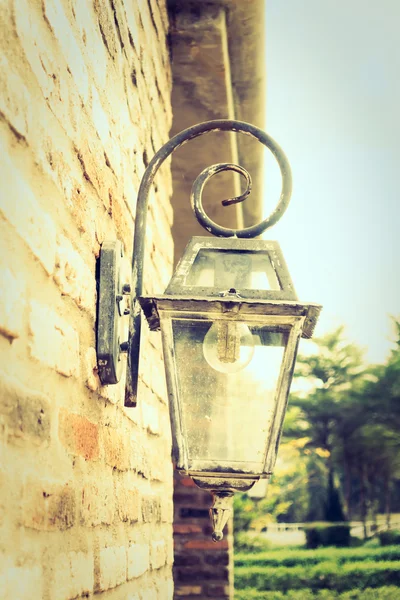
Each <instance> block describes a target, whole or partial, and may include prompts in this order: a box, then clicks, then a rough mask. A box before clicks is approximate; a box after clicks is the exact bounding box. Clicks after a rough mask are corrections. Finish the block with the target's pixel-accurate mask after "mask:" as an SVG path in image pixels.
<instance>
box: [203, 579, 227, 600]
mask: <svg viewBox="0 0 400 600" xmlns="http://www.w3.org/2000/svg"><path fill="white" fill-rule="evenodd" d="M206 590H207V596H210V597H212V598H221V597H224V598H229V592H230V588H229V585H222V584H219V583H217V584H215V583H213V584H209V585H207V588H206Z"/></svg>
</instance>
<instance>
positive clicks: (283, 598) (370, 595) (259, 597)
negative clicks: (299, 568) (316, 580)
mask: <svg viewBox="0 0 400 600" xmlns="http://www.w3.org/2000/svg"><path fill="white" fill-rule="evenodd" d="M235 600H400V588H398V587H395V586H383V587H379V588H365V589H364V590H351V591H348V592H343V593H342V594H339V593H336V592H335V591H333V590H320V591H318V592H316V593H315V594H314V593H313V591H312V590H310V589H309V588H303V589H302V590H292V591H290V590H289V591H288V593H287V594H283V593H282V592H260V591H258V590H255V589H247V590H237V591H235Z"/></svg>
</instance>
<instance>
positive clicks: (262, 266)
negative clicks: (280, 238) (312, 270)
mask: <svg viewBox="0 0 400 600" xmlns="http://www.w3.org/2000/svg"><path fill="white" fill-rule="evenodd" d="M185 285H187V286H194V287H218V288H219V289H221V290H229V289H231V288H234V289H236V290H240V289H247V290H280V289H281V288H280V285H279V281H278V278H277V276H276V272H275V269H274V267H273V264H272V263H271V259H270V256H269V253H268V252H267V251H257V252H256V251H254V252H252V251H243V250H240V251H239V250H221V249H219V250H214V249H202V250H200V251H199V253H198V254H197V256H196V258H195V260H194V263H193V265H192V267H191V269H190V271H189V274H188V276H187V278H186V282H185Z"/></svg>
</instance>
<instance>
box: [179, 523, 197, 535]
mask: <svg viewBox="0 0 400 600" xmlns="http://www.w3.org/2000/svg"><path fill="white" fill-rule="evenodd" d="M202 531H203V528H202V527H200V525H195V524H194V523H193V524H191V523H188V524H186V523H185V524H182V523H174V533H175V534H178V535H187V534H190V533H201V532H202Z"/></svg>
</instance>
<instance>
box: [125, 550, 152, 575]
mask: <svg viewBox="0 0 400 600" xmlns="http://www.w3.org/2000/svg"><path fill="white" fill-rule="evenodd" d="M127 557H128V579H133V578H134V577H140V576H141V575H143V573H145V572H146V571H148V569H149V568H150V548H149V544H139V543H138V544H131V545H130V546H129V548H128V552H127Z"/></svg>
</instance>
